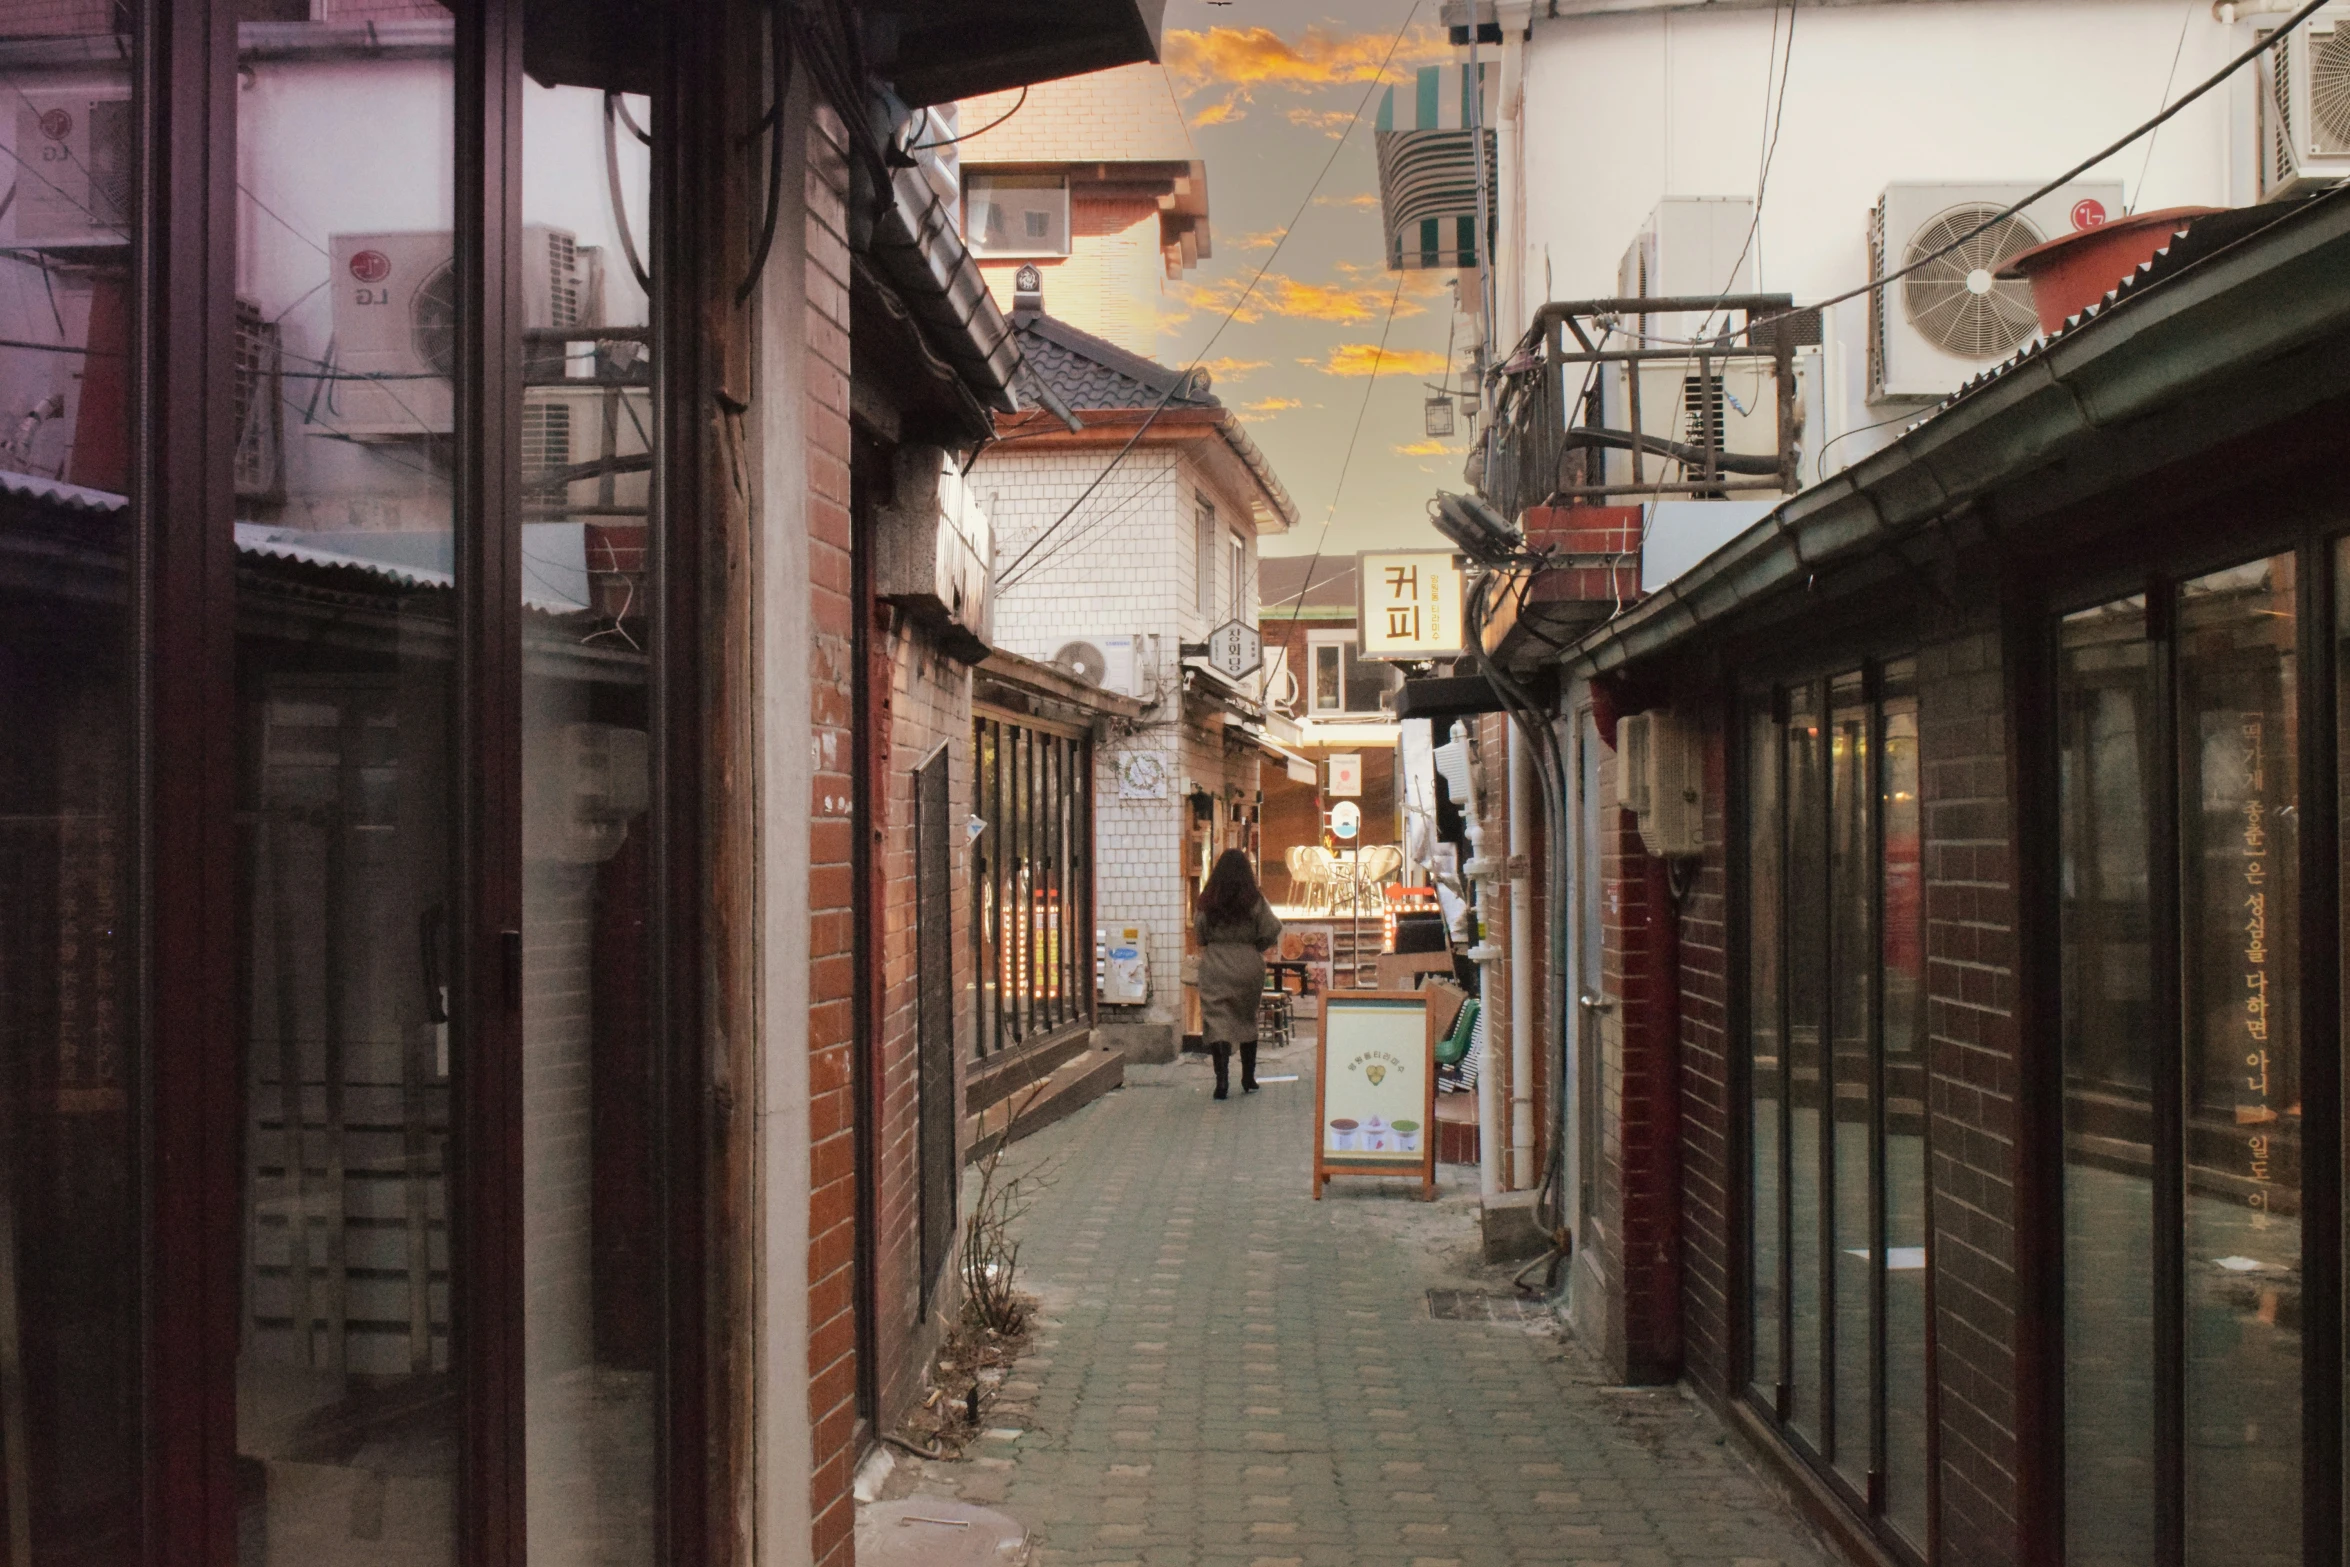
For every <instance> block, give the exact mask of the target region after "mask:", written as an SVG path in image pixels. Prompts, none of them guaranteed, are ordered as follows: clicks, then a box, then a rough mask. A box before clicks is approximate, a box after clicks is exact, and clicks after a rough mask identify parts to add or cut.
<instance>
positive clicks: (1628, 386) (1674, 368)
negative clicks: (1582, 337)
mask: <svg viewBox="0 0 2350 1567" xmlns="http://www.w3.org/2000/svg"><path fill="white" fill-rule="evenodd" d="M1794 362H1795V407H1794V410H1793V413H1794V425H1795V428H1794V432H1793V433H1794V439H1795V449H1796V456H1797V466H1798V468H1799V470H1800V477H1801V480H1802V482H1806V483H1808V482H1810V481H1811V480H1812V479H1814V478H1816V477H1818V475H1817V474H1816V473H1814V472H1813V471H1812V470H1811V467H1810V466H1809V464H1808V461H1807V460H1806V459H1805V457H1804V454H1805V453H1806V452H1808V451H1811V450H1814V449H1816V448H1817V446H1818V443H1819V431H1820V428H1821V423H1822V417H1821V412H1820V398H1821V389H1822V378H1821V375H1820V350H1819V348H1818V347H1817V346H1806V347H1801V348H1798V349H1796V350H1795V361H1794ZM1635 373H1637V374H1638V376H1639V387H1640V416H1639V418H1638V420H1637V421H1635V420H1634V418H1633V416H1632V385H1633V379H1632V378H1633V376H1634V374H1635ZM1602 385H1603V386H1604V387H1605V390H1604V391H1603V392H1602V393H1601V398H1600V422H1601V423H1602V424H1603V425H1606V426H1608V427H1610V428H1613V429H1618V430H1624V431H1631V430H1633V429H1634V426H1635V424H1636V423H1637V426H1638V430H1639V433H1640V434H1642V435H1645V436H1647V437H1649V438H1650V439H1652V440H1662V441H1675V442H1679V443H1680V444H1682V445H1684V446H1689V447H1696V448H1700V449H1702V448H1703V447H1704V446H1705V444H1706V442H1707V437H1708V436H1709V435H1710V436H1711V437H1712V438H1713V440H1714V441H1716V442H1718V443H1719V445H1720V448H1721V450H1722V451H1723V452H1725V453H1728V454H1731V455H1733V456H1736V457H1738V458H1742V459H1751V460H1750V461H1742V462H1740V463H1739V464H1738V466H1739V467H1740V468H1747V467H1754V466H1757V465H1759V464H1760V463H1762V462H1765V461H1769V462H1773V463H1775V462H1776V460H1777V457H1778V451H1779V389H1778V378H1777V376H1776V375H1775V374H1774V373H1773V370H1772V365H1771V361H1770V360H1768V359H1736V360H1730V361H1728V362H1724V361H1721V360H1713V361H1710V362H1708V363H1706V364H1703V365H1700V364H1699V362H1698V361H1697V359H1696V358H1695V357H1694V356H1692V357H1690V358H1688V359H1651V360H1644V361H1641V362H1639V363H1638V364H1611V365H1608V366H1606V367H1605V374H1604V376H1603V378H1602ZM1602 461H1603V469H1602V471H1603V473H1604V474H1605V477H1606V480H1607V482H1608V483H1610V484H1620V485H1629V484H1631V483H1632V482H1633V463H1632V454H1631V453H1630V452H1628V451H1621V450H1615V449H1612V448H1611V449H1608V450H1606V451H1605V452H1604V453H1603V454H1602ZM1702 471H1703V469H1702V465H1700V464H1696V463H1690V464H1683V463H1682V462H1681V461H1680V460H1679V459H1677V458H1674V457H1670V456H1666V455H1663V454H1661V453H1657V452H1645V453H1643V455H1642V456H1641V459H1640V478H1641V479H1642V480H1643V481H1645V482H1648V483H1652V484H1653V483H1658V482H1664V483H1671V484H1680V483H1692V484H1694V483H1696V482H1698V481H1699V477H1700V475H1701V473H1702ZM1716 476H1717V477H1719V478H1723V479H1725V480H1730V481H1735V482H1737V483H1739V484H1742V485H1751V484H1754V483H1757V482H1770V480H1771V478H1772V476H1771V475H1770V474H1767V473H1765V474H1756V473H1746V472H1732V471H1731V470H1730V469H1729V468H1727V467H1722V468H1718V469H1717V475H1716Z"/></svg>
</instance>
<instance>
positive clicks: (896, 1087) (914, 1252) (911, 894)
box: [873, 611, 971, 1431]
mask: <svg viewBox="0 0 2350 1567" xmlns="http://www.w3.org/2000/svg"><path fill="white" fill-rule="evenodd" d="M884 613H885V614H886V611H885V612H884ZM882 650H883V657H884V659H885V660H886V669H885V674H886V678H887V680H888V682H889V712H888V722H889V744H888V745H887V746H886V747H884V748H881V750H880V753H879V754H880V755H881V756H882V757H885V758H887V765H886V766H884V767H883V768H882V769H881V775H882V777H883V778H884V779H885V780H886V787H885V790H884V799H885V801H886V804H887V815H886V818H885V820H884V822H883V825H882V845H881V863H880V871H881V880H882V888H881V907H882V942H881V975H880V982H881V1006H880V1018H879V1034H880V1037H879V1041H878V1045H877V1055H878V1061H879V1066H880V1080H881V1083H880V1086H881V1116H880V1125H879V1127H878V1130H877V1133H876V1136H875V1139H874V1151H875V1157H876V1159H877V1161H878V1172H877V1173H878V1183H877V1184H878V1188H879V1190H878V1198H879V1201H878V1204H877V1210H876V1222H877V1228H878V1232H879V1233H878V1234H877V1235H876V1236H875V1237H874V1242H873V1244H874V1246H875V1247H876V1249H877V1255H876V1257H875V1284H876V1290H875V1297H876V1308H877V1309H876V1322H875V1328H876V1343H875V1346H874V1347H875V1352H876V1353H877V1355H878V1356H879V1358H880V1362H881V1364H880V1378H879V1381H880V1388H881V1411H880V1413H881V1429H882V1430H884V1431H887V1430H890V1429H892V1428H894V1427H895V1426H896V1425H897V1423H898V1421H899V1420H900V1419H902V1418H903V1416H904V1415H905V1413H906V1411H907V1410H908V1409H909V1408H910V1407H911V1405H912V1404H913V1402H914V1400H915V1399H916V1398H917V1397H918V1396H919V1395H920V1393H921V1391H922V1386H923V1380H924V1378H923V1371H924V1368H925V1366H926V1365H927V1364H928V1362H929V1359H930V1356H931V1353H932V1352H933V1351H934V1350H935V1349H936V1348H937V1343H938V1338H939V1333H938V1318H937V1317H936V1315H935V1313H934V1314H933V1315H932V1316H931V1317H930V1318H929V1319H927V1320H925V1318H924V1316H923V1313H922V1145H921V1136H922V1098H921V1071H922V1056H921V1033H920V1028H919V1023H920V973H919V967H920V956H919V950H918V947H917V945H916V941H915V910H916V904H915V887H914V873H915V858H914V825H915V823H914V769H915V768H917V767H919V766H921V765H922V764H923V763H924V762H925V761H926V760H927V759H928V758H929V757H930V755H931V753H932V752H933V751H935V750H936V749H937V748H938V746H939V744H940V743H941V742H944V743H945V744H946V745H947V747H948V752H947V755H948V758H949V760H948V764H947V774H948V779H949V793H950V799H951V800H953V801H954V802H957V804H956V805H950V807H949V817H950V819H951V820H952V821H954V822H956V823H957V824H959V823H960V822H961V820H962V817H963V814H964V812H965V811H966V810H967V809H968V802H969V801H970V799H971V746H970V733H971V677H970V673H969V671H968V669H967V668H966V667H965V666H964V665H962V664H959V663H956V662H955V661H954V660H952V659H950V658H947V657H946V656H944V655H943V654H942V653H941V652H940V651H939V649H938V647H937V646H936V644H935V643H933V642H932V641H931V640H930V639H929V638H928V637H927V636H925V635H924V634H923V633H922V632H920V631H919V630H918V629H915V628H913V627H911V626H901V627H900V628H898V629H897V630H896V631H895V632H894V633H889V634H886V635H885V637H884V640H883V642H882ZM958 806H960V808H957V807H958ZM967 863H968V862H967V860H966V858H965V857H964V855H963V854H962V853H960V852H959V851H958V852H957V853H955V854H954V856H953V865H954V888H953V891H952V892H951V893H950V894H949V899H950V904H949V906H950V907H951V908H952V909H953V910H954V934H953V939H952V944H951V950H952V952H953V954H954V966H955V985H954V996H955V1060H956V1062H957V1063H958V1065H960V1064H961V1063H963V1062H965V1061H967V1060H968V1058H969V1054H970V1052H969V1048H968V1043H967V1042H968V1040H969V1039H970V1026H971V1015H970V1005H969V997H968V984H967V981H968V979H969V975H970V912H969V894H968V892H967V891H966V883H965V880H964V869H965V867H966V865H967ZM958 1097H959V1096H958ZM957 1120H958V1122H959V1121H960V1116H959V1114H958V1116H957ZM939 1298H940V1301H941V1302H943V1303H946V1304H948V1305H951V1304H952V1302H953V1300H954V1298H955V1297H954V1294H953V1291H952V1290H951V1289H941V1291H940V1292H939Z"/></svg>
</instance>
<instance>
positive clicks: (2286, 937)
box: [2177, 555, 2301, 1567]
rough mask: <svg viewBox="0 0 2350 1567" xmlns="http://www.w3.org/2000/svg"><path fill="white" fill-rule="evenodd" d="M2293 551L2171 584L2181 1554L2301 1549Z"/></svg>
mask: <svg viewBox="0 0 2350 1567" xmlns="http://www.w3.org/2000/svg"><path fill="white" fill-rule="evenodd" d="M2295 624H2296V622H2295V616H2294V581H2293V557H2292V556H2290V555H2278V556H2274V557H2272V558H2270V559H2268V560H2261V561H2253V562H2250V563H2248V564H2246V565H2243V566H2238V567H2234V568H2232V569H2230V570H2227V571H2221V572H2215V573H2213V574H2211V575H2210V576H2205V577H2198V578H2195V579H2193V580H2191V581H2188V582H2185V583H2182V584H2181V585H2180V589H2179V607H2178V652H2177V668H2178V692H2179V695H2178V718H2177V723H2178V737H2179V738H2178V753H2179V754H2178V766H2179V866H2180V885H2179V907H2180V913H2181V919H2182V929H2181V932H2180V937H2181V944H2180V950H2181V952H2182V954H2183V955H2184V957H2185V959H2186V962H2185V966H2184V972H2183V973H2182V974H2181V976H2180V978H2181V980H2182V982H2183V986H2184V993H2183V995H2182V997H2181V1000H2182V1003H2183V1011H2184V1017H2185V1029H2186V1037H2185V1041H2184V1044H2185V1048H2186V1077H2185V1086H2186V1094H2187V1107H2186V1136H2187V1147H2186V1160H2187V1183H2186V1208H2187V1211H2186V1302H2185V1308H2184V1309H2185V1314H2186V1349H2187V1366H2186V1395H2187V1430H2186V1433H2185V1435H2186V1457H2187V1497H2186V1502H2187V1506H2186V1559H2187V1560H2188V1561H2189V1562H2211V1563H2221V1562H2225V1563H2230V1564H2246V1567H2251V1564H2265V1563H2285V1562H2298V1561H2300V1560H2301V1516H2300V1514H2301V1506H2300V1500H2301V1018H2300V1006H2299V999H2300V973H2299V965H2298V957H2299V946H2298V943H2297V940H2296V936H2295V932H2296V931H2297V930H2298V928H2299V892H2300V877H2299V874H2298V866H2299V863H2300V861H2299V852H2298V851H2299V819H2298V813H2297V811H2296V809H2295V807H2296V804H2297V802H2298V799H2299V795H2298V780H2299V773H2298V746H2297V744H2296V740H2295V729H2294V720H2295V709H2294V705H2293V683H2294V679H2295V673H2294V627H2295Z"/></svg>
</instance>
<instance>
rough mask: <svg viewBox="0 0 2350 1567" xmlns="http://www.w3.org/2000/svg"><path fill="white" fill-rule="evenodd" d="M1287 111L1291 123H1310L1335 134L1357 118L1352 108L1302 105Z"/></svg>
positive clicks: (1315, 127) (1318, 128) (1320, 129)
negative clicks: (1306, 106)
mask: <svg viewBox="0 0 2350 1567" xmlns="http://www.w3.org/2000/svg"><path fill="white" fill-rule="evenodd" d="M1285 112H1286V113H1287V115H1288V118H1289V123H1290V124H1292V125H1310V126H1312V127H1313V128H1314V129H1316V130H1319V131H1328V132H1329V133H1330V134H1331V135H1333V136H1335V135H1337V134H1338V133H1339V132H1341V131H1343V130H1345V129H1346V128H1347V127H1348V126H1349V125H1352V124H1353V123H1354V119H1355V112H1354V110H1352V109H1308V108H1305V107H1303V106H1300V107H1298V108H1295V109H1290V110H1287V111H1285Z"/></svg>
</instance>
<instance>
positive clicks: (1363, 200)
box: [1314, 190, 1379, 207]
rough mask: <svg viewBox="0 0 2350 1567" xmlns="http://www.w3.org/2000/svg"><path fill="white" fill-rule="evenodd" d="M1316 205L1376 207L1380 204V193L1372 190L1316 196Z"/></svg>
mask: <svg viewBox="0 0 2350 1567" xmlns="http://www.w3.org/2000/svg"><path fill="white" fill-rule="evenodd" d="M1314 205H1315V206H1317V207H1376V206H1378V205H1379V193H1378V192H1377V191H1375V190H1371V191H1364V192H1363V193H1362V194H1360V195H1356V196H1316V197H1315V198H1314Z"/></svg>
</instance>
